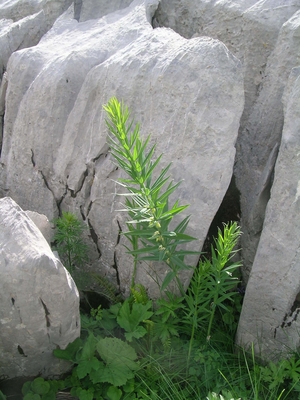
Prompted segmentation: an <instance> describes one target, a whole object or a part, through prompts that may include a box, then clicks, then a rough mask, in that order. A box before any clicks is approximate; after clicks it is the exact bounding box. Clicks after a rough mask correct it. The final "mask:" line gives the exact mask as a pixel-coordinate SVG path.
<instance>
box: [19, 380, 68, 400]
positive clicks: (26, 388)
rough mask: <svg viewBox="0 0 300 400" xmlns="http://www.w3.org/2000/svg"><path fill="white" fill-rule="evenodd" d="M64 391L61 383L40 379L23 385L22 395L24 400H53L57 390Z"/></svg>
mask: <svg viewBox="0 0 300 400" xmlns="http://www.w3.org/2000/svg"><path fill="white" fill-rule="evenodd" d="M61 389H64V383H63V381H59V380H48V381H46V380H45V379H44V378H42V377H38V378H35V379H34V380H33V381H31V382H26V383H24V385H23V387H22V394H23V396H24V397H23V399H24V400H55V399H56V393H57V391H58V390H61Z"/></svg>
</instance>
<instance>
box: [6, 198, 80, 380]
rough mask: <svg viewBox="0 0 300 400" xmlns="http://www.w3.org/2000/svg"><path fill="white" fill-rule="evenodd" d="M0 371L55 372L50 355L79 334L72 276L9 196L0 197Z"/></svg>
mask: <svg viewBox="0 0 300 400" xmlns="http://www.w3.org/2000/svg"><path fill="white" fill-rule="evenodd" d="M0 274H1V279H0V328H1V329H0V376H8V377H9V378H12V377H15V376H36V375H39V374H41V375H42V376H53V375H59V374H61V373H63V372H66V370H67V369H69V367H70V366H69V364H68V363H66V362H62V361H61V360H59V359H57V358H55V357H54V356H53V355H52V351H53V349H55V348H57V346H59V347H60V348H65V347H66V346H67V344H68V343H70V342H72V341H73V340H75V339H76V338H77V337H78V336H79V334H80V318H79V296H78V291H77V288H76V286H75V284H74V282H73V279H72V278H71V276H70V275H69V273H68V272H67V270H66V269H65V268H64V267H63V265H62V264H61V263H60V261H59V260H58V259H57V258H56V257H55V256H54V254H53V253H52V251H51V249H50V247H49V245H48V243H47V242H46V240H45V238H44V237H43V236H42V234H41V232H40V231H39V229H38V228H37V227H36V225H35V224H34V223H33V222H32V221H31V219H30V218H29V217H28V216H27V215H26V213H25V212H24V211H22V209H21V208H20V207H19V206H18V205H17V204H16V203H15V202H14V201H13V200H12V199H11V198H8V197H6V198H3V199H1V200H0Z"/></svg>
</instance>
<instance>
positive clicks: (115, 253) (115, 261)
mask: <svg viewBox="0 0 300 400" xmlns="http://www.w3.org/2000/svg"><path fill="white" fill-rule="evenodd" d="M112 267H113V269H114V270H115V271H116V278H117V284H118V286H119V287H120V285H121V282H120V276H119V270H118V263H117V252H116V251H115V252H114V265H113V266H112Z"/></svg>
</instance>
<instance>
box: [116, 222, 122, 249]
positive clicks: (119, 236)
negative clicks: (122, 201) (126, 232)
mask: <svg viewBox="0 0 300 400" xmlns="http://www.w3.org/2000/svg"><path fill="white" fill-rule="evenodd" d="M117 224H118V227H119V231H118V237H117V244H116V245H118V244H119V243H120V240H121V235H122V228H121V224H120V222H119V220H117Z"/></svg>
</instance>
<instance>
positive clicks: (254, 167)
mask: <svg viewBox="0 0 300 400" xmlns="http://www.w3.org/2000/svg"><path fill="white" fill-rule="evenodd" d="M299 29H300V11H298V12H297V13H295V14H294V15H293V16H292V17H291V18H290V19H289V20H288V21H287V22H285V23H284V24H283V26H282V28H281V30H280V33H279V37H278V40H277V43H276V46H275V48H274V51H273V52H272V54H271V55H270V57H269V59H268V63H267V66H266V70H265V74H266V77H265V81H264V84H263V87H262V88H261V91H260V93H259V96H258V98H257V100H256V103H255V105H254V107H253V109H252V112H251V114H250V116H249V119H248V122H247V124H246V125H245V126H244V129H243V132H242V134H241V135H240V137H239V140H238V143H237V160H236V161H237V163H236V178H237V185H238V188H239V189H240V191H241V209H242V227H243V232H244V235H243V236H242V238H241V246H242V248H243V249H244V250H243V258H244V263H245V267H244V274H245V277H247V276H248V274H249V272H250V270H251V266H252V263H253V260H254V257H255V254H256V249H257V245H258V242H259V240H260V233H261V231H262V229H263V221H264V212H265V208H266V205H267V203H268V200H269V198H270V188H271V186H272V177H273V170H274V164H275V161H276V157H277V149H278V146H279V143H280V139H281V135H282V127H283V123H284V116H283V106H282V95H283V91H284V87H285V85H286V83H287V80H288V77H289V74H290V71H291V69H292V68H293V67H295V66H297V65H299V57H300V50H299V49H300V38H299Z"/></svg>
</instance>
